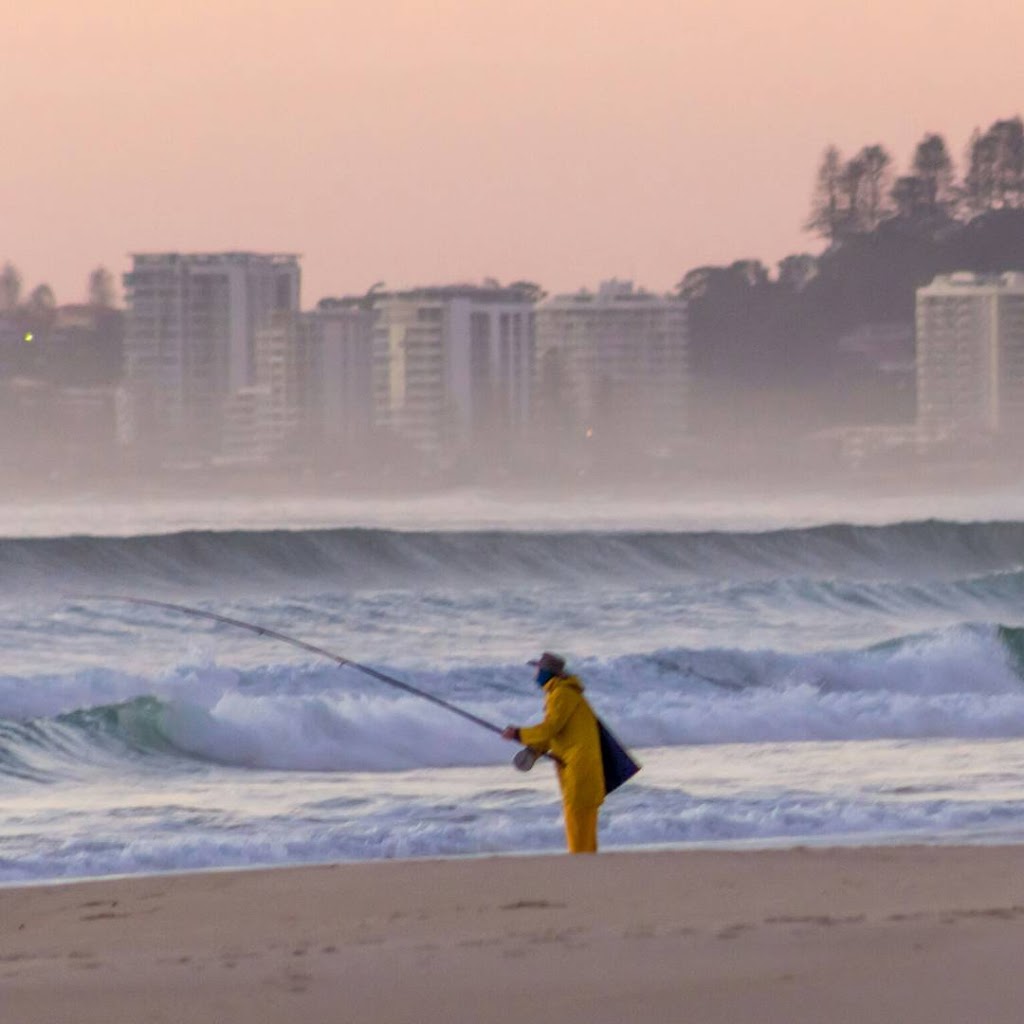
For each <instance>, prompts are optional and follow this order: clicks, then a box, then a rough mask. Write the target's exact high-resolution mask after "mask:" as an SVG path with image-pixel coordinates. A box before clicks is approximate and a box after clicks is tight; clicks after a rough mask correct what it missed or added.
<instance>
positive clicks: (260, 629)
mask: <svg viewBox="0 0 1024 1024" xmlns="http://www.w3.org/2000/svg"><path fill="white" fill-rule="evenodd" d="M79 600H85V601H123V602H125V603H127V604H141V605H149V606H150V607H152V608H163V609H165V610H167V611H172V612H180V613H181V614H182V615H191V616H192V617H193V618H197V619H210V620H211V621H213V622H222V623H224V624H225V625H227V626H235V627H237V628H238V629H247V630H248V631H249V632H250V633H256V634H257V635H258V636H267V637H270V638H271V639H272V640H280V641H281V643H284V644H291V646H292V647H298V648H299V650H302V651H309V652H310V653H312V654H319V655H322V656H323V657H325V658H330V659H331V661H334V662H336V663H337V664H338V665H339V666H340V667H342V668H344V667H345V666H348V667H349V668H354V669H355V670H356V671H357V672H362V673H363V674H364V675H368V676H370V677H371V678H372V679H376V680H377V681H378V682H381V683H387V685H388V686H394V687H396V688H397V689H399V690H404V691H405V692H406V693H411V694H413V696H416V697H422V698H423V699H424V700H429V701H430V703H431V704H436V705H437V706H438V707H440V708H444V709H445V710H446V711H451V712H452V713H453V714H456V715H459V716H460V717H462V718H465V719H466V720H467V721H470V722H473V723H475V724H476V725H479V726H480V727H481V728H483V729H488V730H490V731H491V732H494V733H497V734H498V735H499V736H500V735H501V732H502V730H501V729H500V728H499V727H498V726H496V725H495V724H494V723H493V722H488V721H487V720H486V719H484V718H480V717H479V716H477V715H474V714H473V713H472V712H470V711H466V710H465V709H464V708H460V707H458V706H456V705H455V704H450V703H449V702H448V701H446V700H442V699H441V698H440V697H435V696H434V694H432V693H427V691H426V690H420V689H418V688H417V687H415V686H411V685H410V684H409V683H403V682H402V680H401V679H395V678H394V677H393V676H389V675H385V674H384V673H383V672H378V671H377V669H375V668H370V666H369V665H360V664H359V662H358V661H353V660H352V659H351V658H346V657H344V656H343V655H341V654H335V653H334V652H333V651H328V650H326V649H325V648H323V647H317V646H316V645H315V644H309V643H306V641H305V640H299V639H297V638H296V637H293V636H288V635H287V634H286V633H279V632H278V631H277V630H276V629H268V628H267V627H266V626H258V625H256V623H254V622H243V621H242V620H241V619H232V618H229V617H228V616H227V615H217V614H216V613H215V612H207V611H203V609H201V608H191V607H189V606H188V605H185V604H171V603H170V602H169V601H154V600H153V599H152V598H148V597H121V596H116V595H113V594H84V595H82V596H81V597H80V598H79Z"/></svg>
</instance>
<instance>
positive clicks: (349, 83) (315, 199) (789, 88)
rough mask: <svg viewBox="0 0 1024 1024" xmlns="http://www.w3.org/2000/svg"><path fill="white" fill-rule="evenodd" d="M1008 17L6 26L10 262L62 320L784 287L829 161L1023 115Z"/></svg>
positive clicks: (198, 1)
mask: <svg viewBox="0 0 1024 1024" xmlns="http://www.w3.org/2000/svg"><path fill="white" fill-rule="evenodd" d="M1022 55H1024V3H1021V2H1020V0H976V2H973V3H970V2H964V0H930V2H924V0H910V2H904V3H900V2H899V0H897V2H895V3H894V2H892V0H856V2H854V3H847V2H839V3H829V2H827V0H780V2H778V3H776V4H774V5H770V4H766V3H764V2H762V0H717V2H713V3H712V2H704V0H690V2H681V0H676V2H671V3H670V2H663V0H630V2H629V3H626V2H602V0H589V2H582V0H544V2H538V0H506V2H500V3H499V2H495V0H435V2H432V3H426V2H418V3H417V2H396V0H375V2H370V0H365V2H363V3H346V2H338V0H333V2H328V0H291V2H290V3H289V2H285V0H273V2H270V0H174V2H165V0H88V2H87V3H82V2H81V0H8V3H6V4H5V5H4V12H3V15H2V20H0V76H2V81H3V84H4V92H5V94H6V96H7V104H8V115H7V124H8V129H7V131H5V132H4V143H3V158H2V160H0V186H2V192H0V195H2V217H0V260H3V259H10V260H12V261H13V262H14V263H16V264H17V265H18V266H19V268H20V269H21V270H22V272H23V274H24V276H25V279H26V282H25V283H26V285H27V286H28V287H31V286H33V285H35V284H37V283H39V281H41V280H44V279H45V280H48V281H49V282H50V283H51V284H52V285H53V286H54V288H55V289H56V291H57V295H58V299H59V300H61V301H74V300H77V299H78V298H79V297H80V296H81V294H82V293H83V291H84V281H85V279H86V276H87V274H88V271H89V270H90V269H91V268H92V267H93V266H95V265H96V264H98V263H103V264H106V265H107V266H108V267H110V269H111V270H113V271H114V272H115V273H117V274H120V273H121V272H122V271H123V270H125V269H126V267H127V262H128V261H127V253H129V252H131V251H149V250H176V249H178V250H220V249H256V250H262V251H268V250H281V251H295V252H300V253H302V254H303V257H304V258H303V268H304V288H303V298H304V304H305V305H307V306H309V305H312V304H313V303H315V301H316V300H317V299H319V298H321V297H322V296H323V295H326V294H340V293H343V292H351V291H363V290H365V289H366V288H367V287H368V286H369V285H371V284H372V283H373V282H374V281H377V280H384V281H386V282H387V283H388V284H389V285H392V286H400V285H411V284H428V283H440V282H447V281H454V280H478V279H480V278H482V277H484V276H492V277H496V278H499V279H501V280H502V281H509V280H513V279H517V278H530V279H533V280H537V281H539V282H541V283H542V284H543V285H545V286H546V287H547V288H548V289H549V290H567V289H571V288H576V287H578V286H580V285H583V284H592V283H595V282H596V281H598V280H599V279H600V278H603V277H611V276H620V277H632V278H634V279H636V280H637V281H638V282H640V283H642V284H644V285H646V286H648V287H651V288H655V289H659V290H662V289H668V288H670V287H671V286H672V285H673V284H674V283H675V282H676V281H677V280H678V279H679V278H680V277H681V276H682V275H683V274H684V273H685V271H687V270H688V269H690V268H692V267H694V266H698V265H700V264H702V263H713V262H723V261H727V260H732V259H735V258H739V257H743V256H753V257H757V258H761V259H764V260H765V261H767V262H769V263H774V262H775V261H777V260H778V259H779V258H781V257H782V256H784V255H786V254H787V253H789V252H796V251H800V250H807V249H810V250H812V251H816V250H817V248H818V243H817V242H816V240H815V239H813V238H812V237H811V236H808V235H806V234H804V233H803V232H802V231H801V224H802V223H803V221H804V219H805V217H806V215H807V208H808V200H809V195H810V192H811V187H812V183H813V179H814V174H815V171H816V168H817V164H818V160H819V157H820V154H821V151H822V149H823V148H824V147H825V146H826V145H827V144H828V143H829V142H835V143H836V144H837V145H839V147H840V148H841V149H842V150H843V151H844V152H852V151H854V150H856V149H858V148H859V147H860V146H862V145H864V144H867V143H873V142H882V143H883V144H885V145H886V146H887V147H888V148H889V149H890V150H891V151H892V153H893V155H894V156H895V158H896V160H897V164H898V166H899V167H900V168H902V166H903V165H904V164H905V163H906V161H907V159H908V157H909V156H910V154H911V152H912V149H913V146H914V144H915V143H916V142H917V140H918V139H919V138H920V137H921V135H922V134H924V133H925V132H927V131H939V132H941V133H943V134H944V135H945V136H946V139H947V141H948V143H949V145H950V148H951V149H952V151H953V153H954V155H955V156H956V157H957V158H958V159H959V158H960V156H961V154H962V151H963V148H964V146H965V144H966V142H967V139H968V137H969V135H970V132H971V130H972V129H973V128H974V127H975V126H982V127H986V126H987V125H988V124H990V123H991V122H992V121H993V120H995V119H997V118H1001V117H1008V116H1012V115H1014V114H1016V113H1019V112H1021V111H1022V108H1024V56H1022Z"/></svg>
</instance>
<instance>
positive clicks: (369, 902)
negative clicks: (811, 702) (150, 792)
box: [0, 846, 1024, 1024]
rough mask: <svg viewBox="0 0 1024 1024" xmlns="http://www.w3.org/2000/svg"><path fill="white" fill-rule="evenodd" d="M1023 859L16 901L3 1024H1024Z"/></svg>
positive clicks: (277, 872)
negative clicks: (543, 1023) (545, 1023)
mask: <svg viewBox="0 0 1024 1024" xmlns="http://www.w3.org/2000/svg"><path fill="white" fill-rule="evenodd" d="M1022 946H1024V847H1017V846H1006V847H924V846H916V847H879V848H837V849H795V850H778V851H774V850H773V851H758V852H742V853H736V852H708V851H697V852H675V851H673V852H652V853H605V854H601V855H599V856H597V857H573V858H571V857H568V856H543V857H493V858H486V859H468V860H445V861H426V860H424V861H401V862H384V863H380V862H378V863H362V864H343V865H332V866H324V867H309V868H284V869H274V870H266V871H238V872H209V873H201V874H188V875H173V876H170V875H164V876H151V877H132V878H124V879H113V880H104V881H95V882H82V883H73V884H61V885H51V886H41V887H31V888H19V887H14V888H6V889H0V1008H2V1013H0V1019H2V1020H3V1021H4V1022H8V1021H9V1022H11V1024H57V1022H64V1021H67V1022H72V1021H73V1022H76V1024H92V1022H96V1024H99V1022H102V1024H121V1022H124V1024H129V1022H130V1024H143V1022H168V1024H170V1022H174V1024H178V1022H180V1024H185V1022H189V1024H193V1022H204V1024H205V1022H216V1024H235V1022H238V1024H264V1022H275V1024H276V1022H281V1024H284V1022H286V1021H287V1022H289V1024H290V1022H292V1021H303V1022H305V1024H319V1022H324V1024H326V1022H332V1024H334V1022H348V1021H351V1022H386V1024H404V1022H409V1024H414V1022H416V1024H432V1022H435V1021H436V1022H444V1024H453V1022H459V1024H461V1022H466V1024H490V1022H499V1021H500V1022H505V1021H508V1022H516V1024H524V1022H526V1021H532V1020H539V1019H543V1020H557V1021H559V1022H560V1024H573V1022H577V1021H578V1022H580V1024H583V1022H586V1024H606V1022H607V1024H613V1022H614V1024H621V1022H624V1021H631V1020H635V1021H644V1022H651V1021H655V1022H661V1021H664V1022H672V1024H678V1022H691V1021H692V1022H695V1024H719V1022H721V1024H725V1022H729V1024H744V1022H747V1021H751V1022H754V1021H756V1022H759V1024H774V1022H778V1024H783V1022H785V1024H802V1022H807V1024H811V1022H814V1024H826V1022H827V1024H839V1022H846V1021H849V1022H851V1024H853V1022H856V1024H873V1022H878V1024H882V1022H885V1024H918V1022H922V1024H924V1022H927V1024H935V1022H936V1021H942V1022H944V1024H949V1022H959V1021H963V1022H972V1024H973V1022H975V1021H983V1022H985V1024H1002V1022H1007V1024H1010V1022H1013V1024H1018V1022H1019V1021H1020V1020H1021V1019H1022V1014H1024V1009H1022V1007H1024V970H1022V968H1021V948H1022Z"/></svg>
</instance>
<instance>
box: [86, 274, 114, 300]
mask: <svg viewBox="0 0 1024 1024" xmlns="http://www.w3.org/2000/svg"><path fill="white" fill-rule="evenodd" d="M88 295H89V305H91V306H100V307H101V308H103V309H110V308H111V307H112V306H113V305H114V275H113V274H111V272H110V271H109V270H107V268H106V267H97V268H96V269H95V270H94V271H93V272H92V273H91V274H90V275H89V290H88Z"/></svg>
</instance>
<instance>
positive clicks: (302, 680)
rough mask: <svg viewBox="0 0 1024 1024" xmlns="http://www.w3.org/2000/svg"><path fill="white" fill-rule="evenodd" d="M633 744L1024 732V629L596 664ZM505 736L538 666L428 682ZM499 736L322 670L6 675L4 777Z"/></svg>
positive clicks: (442, 755)
mask: <svg viewBox="0 0 1024 1024" xmlns="http://www.w3.org/2000/svg"><path fill="white" fill-rule="evenodd" d="M579 669H580V672H581V675H582V676H583V678H584V680H585V681H586V684H587V687H588V692H589V693H590V695H591V698H592V700H593V703H594V704H595V706H596V708H597V709H598V711H599V713H600V714H601V715H602V717H604V718H605V719H606V720H607V721H608V722H609V724H611V725H612V726H613V728H614V729H615V730H616V731H617V732H618V733H619V734H620V735H621V736H622V738H623V740H624V741H626V742H627V743H628V744H629V745H631V746H633V747H638V748H642V747H672V746H680V745H693V744H713V743H759V742H781V741H784V742H803V741H822V740H844V739H848V740H866V739H899V738H904V739H911V738H914V739H920V738H930V737H962V738H1006V737H1019V736H1024V631H1022V630H1020V629H1013V628H1007V627H1002V626H994V625H962V626H957V627H952V628H948V629H940V630H935V631H932V632H929V633H927V634H922V635H918V636H906V637H902V638H900V639H898V640H894V641H892V642H889V643H885V644H880V645H874V646H871V647H867V648H863V649H855V650H839V651H832V652H818V653H809V654H791V653H784V652H775V651H745V650H738V649H728V650H686V649H673V650H663V651H655V652H651V653H648V654H637V655H630V656H628V657H620V658H613V659H605V660H598V659H591V660H589V661H584V662H581V663H580V665H579ZM405 680H406V681H407V682H410V683H412V684H413V685H415V686H419V687H421V688H423V689H426V690H428V691H429V692H432V693H434V694H436V695H437V696H440V697H443V698H444V699H447V700H449V701H452V702H454V703H458V704H460V705H462V706H464V707H466V709H467V710H469V711H471V712H473V713H474V714H477V715H479V716H480V717H482V718H484V719H485V720H487V721H491V722H493V723H494V724H496V725H499V726H501V725H504V724H505V723H506V722H509V721H524V720H528V719H530V718H533V717H535V716H536V714H537V711H538V708H537V700H536V695H535V694H534V693H531V692H525V690H524V683H523V673H522V667H521V666H520V665H514V666H513V665H494V666H490V667H488V668H479V667H477V668H473V669H472V670H470V669H461V670H457V671H452V672H451V673H447V674H446V673H444V672H436V671H434V672H426V671H424V672H412V673H411V674H407V675H406V676H405ZM508 755H509V748H508V746H507V745H506V744H504V743H502V742H501V741H500V740H498V739H497V738H496V737H494V736H493V735H492V734H490V733H488V732H486V731H485V730H483V729H480V728H478V727H476V726H474V725H473V724H472V723H467V722H465V721H464V720H462V719H460V718H458V717H456V716H454V715H452V714H451V713H450V712H448V711H446V710H444V709H442V708H437V707H435V706H432V705H429V704H426V703H424V702H423V701H422V700H419V699H417V698H415V697H413V696H409V695H407V694H403V693H399V692H397V691H396V692H391V691H389V690H387V689H386V688H384V687H382V686H380V685H379V684H377V683H374V682H368V681H367V680H366V679H365V677H359V676H356V675H355V674H354V673H351V672H339V671H338V670H337V669H332V668H329V667H324V666H322V665H304V666H282V665H265V666H262V667H259V668H257V669H249V670H245V671H242V670H235V669H231V668H226V667H217V666H209V665H206V666H182V667H180V668H179V669H177V670H176V671H174V672H173V673H171V674H170V675H168V676H166V677H161V678H148V677H145V676H140V675H131V674H126V673H119V672H117V671H114V670H112V669H111V670H107V669H99V668H94V669H90V670H88V671H86V672H82V673H79V674H74V675H69V676H61V677H57V678H54V677H47V678H41V677H35V678H25V677H12V676H8V677H0V775H6V776H9V777H11V778H21V779H24V780H29V781H40V782H45V781H48V780H51V779H54V780H55V779H60V778H64V777H67V776H72V777H74V776H78V775H81V774H82V773H89V772H95V771H99V772H107V771H114V772H120V771H123V770H124V766H125V764H126V763H131V764H132V765H133V766H134V768H135V770H138V771H155V772H161V771H165V770H174V771H177V770H180V769H181V768H182V767H186V768H187V767H188V766H189V765H191V766H192V767H194V768H196V769H199V768H201V766H202V765H203V764H215V765H222V766H223V765H228V766H235V767H237V768H240V769H276V770H295V771H332V772H379V771H398V770H404V769H412V768H422V767H450V766H457V765H482V764H494V763H500V762H501V761H503V760H505V759H507V757H508Z"/></svg>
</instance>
